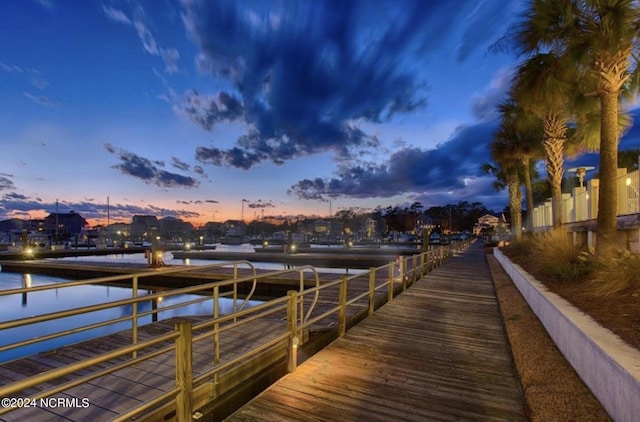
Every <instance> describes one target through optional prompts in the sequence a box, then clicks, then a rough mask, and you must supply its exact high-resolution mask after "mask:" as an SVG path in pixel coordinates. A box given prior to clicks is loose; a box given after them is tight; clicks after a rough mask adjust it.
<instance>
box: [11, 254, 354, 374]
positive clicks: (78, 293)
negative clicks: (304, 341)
mask: <svg viewBox="0 0 640 422" xmlns="http://www.w3.org/2000/svg"><path fill="white" fill-rule="evenodd" d="M217 249H218V250H227V251H246V252H250V251H253V248H252V247H251V246H250V245H240V246H227V245H220V246H218V248H217ZM55 261H93V262H123V263H124V262H132V263H145V262H146V260H145V257H144V254H131V255H115V254H114V255H105V256H85V257H78V258H76V257H67V258H58V259H55ZM164 262H165V264H167V265H207V264H213V263H215V262H216V261H211V260H195V259H190V260H184V261H183V260H175V259H173V255H172V254H171V253H169V252H167V253H165V256H164ZM255 266H256V267H257V268H262V269H270V270H282V269H284V268H285V266H284V265H283V264H280V263H255ZM322 271H332V272H341V273H343V272H345V270H344V269H322ZM349 272H350V273H351V274H353V273H355V272H357V271H354V270H350V271H349ZM65 281H69V280H68V279H63V278H59V277H51V276H45V275H38V274H33V275H31V274H16V273H5V272H0V290H7V289H14V288H21V287H27V286H37V285H44V284H55V283H61V282H65ZM147 294H148V292H147V291H146V290H139V292H138V296H140V297H142V296H145V295H147ZM129 298H131V289H127V288H120V287H107V286H77V287H71V288H64V289H51V290H46V291H41V292H31V293H27V294H17V295H9V296H0V321H11V320H15V319H20V318H26V317H30V316H36V315H42V314H47V313H51V312H57V311H61V310H65V309H73V308H79V307H83V306H89V305H94V304H99V303H105V302H113V301H116V300H122V299H129ZM195 298H197V296H194V295H181V296H176V297H170V298H166V299H165V300H163V301H162V302H161V303H160V304H158V309H159V310H161V309H162V308H165V307H168V306H170V305H173V304H176V303H180V302H185V301H188V300H192V299H195ZM223 301H224V303H222V304H221V306H222V309H221V312H222V313H225V312H230V310H231V309H232V308H231V306H232V303H231V302H230V300H225V299H223ZM212 307H213V304H212V301H211V300H208V301H204V302H201V303H198V304H194V305H189V306H187V307H183V308H179V309H175V310H169V311H165V312H161V313H160V314H159V316H158V319H160V320H162V319H168V318H172V317H174V316H180V315H211V313H212ZM150 309H151V301H145V302H142V303H141V304H139V305H138V310H139V312H144V311H147V310H150ZM131 311H132V309H131V306H125V307H120V308H112V309H107V310H103V311H98V312H93V313H90V314H84V315H77V316H74V317H68V318H64V319H62V320H56V321H49V322H42V323H38V324H33V325H31V326H27V327H19V328H14V329H9V330H2V331H0V346H3V345H6V344H10V343H15V342H17V341H21V340H25V339H29V338H33V337H39V336H42V335H46V334H49V333H52V332H56V331H60V326H64V327H65V328H66V329H71V328H75V327H80V326H84V325H88V324H91V323H95V322H100V321H106V320H110V319H115V318H119V317H122V316H125V315H131ZM139 321H140V322H139V324H147V323H149V322H151V316H148V317H145V318H141V319H140V320H139ZM129 328H131V322H130V321H125V322H121V323H118V324H113V325H109V326H106V327H100V328H96V329H93V330H90V331H83V332H81V333H75V334H71V335H68V336H65V337H60V338H57V339H53V340H49V341H46V342H41V343H37V344H34V345H31V346H26V347H22V348H19V349H13V350H8V351H4V352H0V362H5V361H8V360H12V359H16V358H19V357H23V356H28V355H31V354H34V353H38V352H42V351H46V350H52V349H56V348H58V347H61V346H64V345H68V344H73V343H77V342H81V341H84V340H87V339H90V338H94V337H100V336H103V335H106V334H110V333H114V332H118V331H122V330H126V329H129Z"/></svg>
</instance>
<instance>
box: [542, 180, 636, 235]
mask: <svg viewBox="0 0 640 422" xmlns="http://www.w3.org/2000/svg"><path fill="white" fill-rule="evenodd" d="M638 174H639V173H638V170H634V171H632V172H629V173H627V171H626V170H625V169H618V179H617V190H618V200H617V209H618V212H617V214H618V216H622V215H629V214H637V213H639V212H640V195H639V194H638V193H639V191H640V181H639V177H638ZM599 182H600V181H599V180H598V179H592V180H589V181H588V182H587V186H579V187H575V188H573V190H572V192H571V193H564V194H562V217H563V221H564V222H565V223H576V222H580V221H588V220H595V219H597V218H598V188H599V186H600V184H599ZM552 215H553V214H552V205H551V199H548V200H547V201H545V203H544V204H542V205H539V206H537V207H535V208H534V209H533V227H534V228H545V227H552V226H553V217H552Z"/></svg>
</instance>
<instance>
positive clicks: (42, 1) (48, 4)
mask: <svg viewBox="0 0 640 422" xmlns="http://www.w3.org/2000/svg"><path fill="white" fill-rule="evenodd" d="M34 1H35V2H36V3H37V4H39V5H40V6H42V7H44V8H45V9H49V10H53V9H54V7H55V4H54V3H53V0H34Z"/></svg>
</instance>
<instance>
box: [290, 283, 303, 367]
mask: <svg viewBox="0 0 640 422" xmlns="http://www.w3.org/2000/svg"><path fill="white" fill-rule="evenodd" d="M287 296H289V300H288V301H287V331H289V344H288V348H287V355H288V356H287V358H288V360H287V370H288V371H289V372H293V371H295V370H296V367H297V366H298V346H299V344H300V339H299V338H298V315H297V313H298V292H296V291H295V290H289V292H288V293H287Z"/></svg>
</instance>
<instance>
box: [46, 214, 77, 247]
mask: <svg viewBox="0 0 640 422" xmlns="http://www.w3.org/2000/svg"><path fill="white" fill-rule="evenodd" d="M87 225H88V223H87V220H85V219H84V218H83V217H82V216H81V215H80V214H78V213H77V212H75V211H70V212H68V213H51V214H49V215H48V216H46V217H45V219H44V232H45V233H46V234H47V235H49V236H50V238H51V239H53V240H54V241H68V240H71V239H74V238H76V237H77V236H78V235H80V233H81V232H82V229H83V228H84V227H86V226H87Z"/></svg>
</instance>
